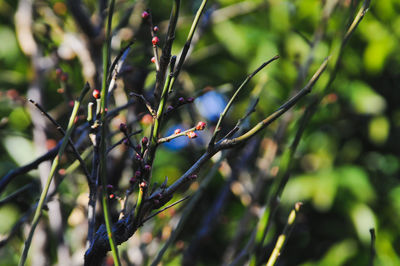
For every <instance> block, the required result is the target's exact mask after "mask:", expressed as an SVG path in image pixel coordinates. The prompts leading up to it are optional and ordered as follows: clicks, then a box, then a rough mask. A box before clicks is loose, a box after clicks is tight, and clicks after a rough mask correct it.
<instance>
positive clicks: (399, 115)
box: [0, 0, 400, 266]
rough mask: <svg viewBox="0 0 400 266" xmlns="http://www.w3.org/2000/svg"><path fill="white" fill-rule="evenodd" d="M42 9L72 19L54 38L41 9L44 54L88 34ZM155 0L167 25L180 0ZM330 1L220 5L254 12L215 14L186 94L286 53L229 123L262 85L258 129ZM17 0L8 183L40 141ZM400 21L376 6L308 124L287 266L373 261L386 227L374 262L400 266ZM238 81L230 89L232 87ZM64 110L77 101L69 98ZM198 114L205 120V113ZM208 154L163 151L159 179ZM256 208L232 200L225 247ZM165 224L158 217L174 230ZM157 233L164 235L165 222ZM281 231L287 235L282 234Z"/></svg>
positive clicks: (1, 223)
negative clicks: (299, 207) (72, 36)
mask: <svg viewBox="0 0 400 266" xmlns="http://www.w3.org/2000/svg"><path fill="white" fill-rule="evenodd" d="M35 2H37V4H38V5H39V4H44V5H48V6H49V7H50V9H51V10H53V11H54V12H55V13H56V17H57V19H58V20H59V21H62V23H59V27H60V31H57V30H54V29H53V30H50V32H46V31H47V30H48V29H47V28H46V26H47V24H50V23H54V22H51V21H47V20H46V17H43V16H42V14H35V16H36V18H37V20H35V24H34V25H33V27H34V29H35V37H36V38H37V41H38V42H39V43H41V44H43V45H44V47H45V48H44V54H46V53H47V54H50V53H51V52H54V51H56V50H57V47H59V46H60V45H61V44H62V42H63V37H62V34H61V33H60V32H63V31H65V32H77V31H79V29H78V27H77V26H76V25H75V24H74V22H73V20H72V18H71V16H70V15H69V14H68V12H67V13H57V12H56V11H57V10H56V9H55V5H56V4H57V3H61V2H62V1H56V0H51V1H35ZM84 2H85V3H87V4H88V8H89V9H90V10H91V12H93V11H94V10H95V8H96V1H92V0H91V1H84ZM144 2H145V5H146V6H149V7H150V8H152V10H153V12H154V14H153V16H154V21H155V22H157V23H160V24H161V23H162V22H163V21H165V20H167V19H168V17H169V11H167V10H169V8H170V1H144ZM325 2H331V1H328V0H327V1H316V0H306V1H281V0H269V1H261V0H260V1H252V0H247V1H246V0H243V1H242V0H220V1H211V3H210V4H209V5H210V8H213V9H215V10H217V11H218V10H221V9H223V8H226V7H230V6H234V5H238V4H243V6H242V8H241V9H240V8H239V10H235V11H232V13H233V15H232V14H229V13H222V12H221V13H218V14H219V15H220V17H214V18H213V19H214V22H213V23H211V25H208V26H207V27H205V28H204V30H203V34H202V36H201V39H200V40H199V41H198V43H197V44H196V46H195V48H194V49H193V51H192V54H191V57H190V59H189V60H188V61H187V64H186V65H185V67H184V72H185V73H183V74H186V73H188V74H189V77H187V75H185V78H184V79H185V81H184V82H182V83H183V84H186V85H182V86H181V87H182V88H179V89H180V90H181V91H183V93H184V94H187V95H198V94H201V93H202V92H201V91H202V89H203V88H205V87H207V86H210V87H213V88H226V89H225V90H223V91H221V93H223V94H225V95H226V96H227V97H229V96H230V95H232V93H233V88H236V87H237V86H238V85H239V84H240V83H241V82H242V80H243V79H244V78H245V77H246V75H247V74H248V73H250V72H252V71H253V70H254V69H255V68H256V67H257V66H259V65H260V64H261V63H262V62H264V61H266V60H268V59H269V58H271V57H272V56H274V55H276V54H279V55H280V56H281V59H280V60H279V61H278V62H276V63H273V64H272V65H271V66H268V70H264V71H262V72H261V73H260V74H259V75H257V76H256V77H255V78H254V80H253V81H252V83H251V86H248V87H247V88H246V89H245V90H244V92H243V94H242V95H241V96H240V97H239V100H238V102H237V103H236V105H235V106H234V108H233V111H232V112H231V113H230V114H229V116H228V118H227V119H226V120H227V124H226V125H225V126H226V127H232V126H233V125H234V124H235V123H236V119H237V118H240V117H241V116H242V114H243V112H244V110H246V108H247V105H248V99H249V97H250V95H251V93H252V89H253V88H254V87H257V86H261V88H262V90H261V92H260V102H259V104H258V106H257V108H256V112H255V113H254V114H253V115H252V118H251V123H252V124H255V123H256V122H258V121H259V120H260V119H262V118H264V117H265V116H266V115H267V114H268V113H270V112H271V111H273V110H274V109H275V108H276V107H277V106H279V105H280V104H281V103H282V102H284V100H285V99H287V98H288V97H289V95H291V93H292V90H293V88H294V87H295V86H296V80H297V78H298V73H299V66H300V65H301V64H303V63H304V62H305V60H306V59H307V56H308V54H309V53H310V51H311V48H310V46H309V44H308V42H309V40H310V39H312V37H313V34H314V30H315V29H316V28H317V27H318V24H319V23H320V19H321V14H322V5H323V3H325ZM358 2H360V1H339V5H338V7H337V8H336V10H335V11H334V13H333V15H332V18H330V19H329V21H328V25H327V31H326V34H325V35H324V39H323V41H322V42H321V43H320V44H319V45H318V46H317V47H316V49H315V56H314V63H313V64H312V66H311V69H316V67H317V66H318V65H319V63H320V62H321V61H322V60H323V58H325V57H326V56H327V55H328V54H329V53H330V52H332V51H334V48H335V45H337V43H336V42H337V40H338V38H339V40H340V38H341V36H342V35H343V33H344V30H345V28H346V26H347V25H348V23H349V17H350V16H351V15H352V12H350V10H353V9H354V8H353V7H355V6H356V3H358ZM17 4H18V1H12V0H3V1H1V2H0V22H1V24H0V40H1V42H0V66H1V67H0V139H1V141H0V143H1V145H0V175H1V176H3V175H4V174H5V173H7V171H9V170H11V169H13V168H15V167H17V166H21V165H23V164H25V163H27V162H29V161H31V160H33V159H34V158H35V157H36V156H37V155H38V154H36V153H35V151H34V148H33V145H32V140H31V139H32V121H31V118H30V115H29V111H28V107H27V106H28V103H27V102H26V92H27V88H28V84H29V83H30V82H31V79H32V75H33V74H32V66H31V63H30V59H29V57H27V56H25V55H24V54H23V53H22V51H21V49H20V48H19V45H18V44H17V37H16V32H15V30H16V29H15V24H14V20H13V16H12V14H14V13H15V12H16V8H17ZM117 4H119V5H120V6H119V7H124V6H127V5H128V2H127V1H117ZM199 4H200V1H182V12H183V15H182V16H183V18H181V20H182V21H184V22H182V23H181V24H179V26H178V31H177V36H176V37H177V38H176V43H175V44H174V47H173V53H175V54H176V53H178V52H179V51H180V49H181V47H182V46H183V44H184V42H185V38H186V33H187V31H188V29H189V25H190V23H187V22H188V21H190V20H189V19H190V18H191V17H192V16H193V12H194V10H196V8H197V7H198V5H199ZM120 10H121V12H120ZM122 10H123V8H121V9H117V13H116V15H115V16H116V19H118V18H120V17H122ZM354 10H356V9H354ZM235 12H236V13H235ZM214 14H215V13H214ZM399 14H400V1H399V0H385V1H383V0H372V6H371V8H370V10H369V12H368V13H367V15H366V17H365V18H364V20H363V21H362V22H361V24H360V25H359V28H358V29H357V30H356V32H355V34H354V35H353V36H352V38H351V40H350V42H349V45H348V46H347V47H346V49H345V51H344V54H343V59H342V62H341V64H340V67H339V71H338V73H337V78H336V80H335V82H334V83H333V85H332V88H331V91H330V92H329V94H327V95H325V97H324V98H323V100H322V102H321V105H320V108H319V111H318V112H317V114H316V115H315V117H314V118H313V120H312V121H311V123H310V124H309V125H308V127H307V129H306V132H305V135H304V137H303V139H302V140H301V142H300V147H299V149H298V153H297V154H296V163H295V168H294V171H293V175H292V178H291V179H290V181H289V183H288V184H287V187H286V189H285V191H284V194H283V196H282V199H281V203H282V208H281V209H280V210H279V213H278V215H279V216H278V217H279V220H281V221H284V220H285V219H286V218H285V217H286V216H287V214H288V212H289V209H290V208H292V206H293V204H294V203H295V202H297V201H302V202H303V203H304V204H305V207H304V209H303V211H302V212H301V217H300V219H299V222H298V223H299V225H298V227H296V228H297V229H296V228H295V231H294V233H293V238H289V241H288V245H287V249H286V250H285V251H284V252H283V253H282V254H281V263H282V265H304V266H306V265H307V266H310V265H329V266H332V265H366V264H367V263H368V258H369V256H370V255H369V254H370V253H369V242H370V236H369V229H370V228H372V227H374V228H375V229H376V232H377V239H376V250H377V258H376V261H375V263H376V264H375V265H385V266H387V265H400V245H399V243H400V226H399V224H400V223H399V222H398V221H399V219H400V180H399V177H400V159H399V151H400V142H399V141H398V139H399V138H400V105H399V104H398V103H399V101H400V87H399V83H400V53H399V46H398V44H399V43H400V16H399ZM230 15H232V16H230ZM223 16H226V17H223ZM142 31H143V29H141V31H140V33H142ZM143 32H144V31H143ZM145 34H148V33H145ZM145 36H147V35H145ZM135 37H137V38H138V42H137V44H135V46H134V48H133V52H132V54H131V55H130V59H129V61H130V62H129V64H131V65H134V66H135V67H138V68H145V69H148V70H149V71H150V75H149V77H148V78H147V81H146V83H145V86H146V89H150V88H151V84H152V83H153V82H154V75H153V74H154V66H150V65H149V58H151V56H150V55H151V47H150V46H148V47H147V46H146V45H145V44H144V41H143V39H145V37H139V36H135ZM114 48H115V47H114ZM117 50H118V49H117V48H115V51H117ZM59 66H60V67H62V69H63V70H64V71H65V72H68V74H69V77H70V79H69V80H70V84H69V85H70V88H71V90H72V93H75V92H77V91H79V90H80V88H81V87H82V84H83V80H84V76H83V74H82V71H81V69H82V67H81V63H80V61H79V60H78V59H77V57H76V55H74V56H73V57H72V58H71V59H69V60H61V61H60V62H59ZM54 70H55V68H54ZM308 76H310V75H309V73H308ZM45 77H46V81H45V82H44V84H43V88H44V90H45V97H46V101H45V103H46V105H45V108H46V109H47V110H55V109H57V107H58V106H59V105H61V102H62V101H63V98H62V97H61V96H60V95H59V94H57V89H58V88H59V87H60V85H59V83H58V81H57V79H56V77H55V73H54V71H49V72H47V73H45ZM324 82H325V83H326V77H323V78H322V79H321V82H320V83H318V84H317V87H316V90H317V91H318V90H319V89H321V88H320V87H321V86H322V85H321V84H324ZM187 84H189V85H187ZM227 84H228V85H229V86H227V87H226V86H225V85H227ZM302 85H304V84H302ZM307 102H308V100H307V99H306V100H304V101H302V102H301V103H300V104H299V106H297V107H296V110H295V112H294V114H293V116H294V119H293V120H294V121H296V120H297V119H298V118H299V117H300V116H301V114H302V108H303V107H304V106H305V105H306V104H307ZM63 104H64V105H66V106H67V102H65V103H63ZM190 112H191V110H188V109H183V111H181V113H182V114H179V115H177V116H174V117H173V118H172V119H173V120H172V121H173V122H179V120H184V122H186V123H187V124H190V123H191V119H192V114H191V113H190ZM64 114H65V113H64ZM196 118H199V119H200V117H198V116H197V117H196ZM59 120H61V121H64V122H65V121H66V118H65V117H64V116H62V115H60V117H59ZM228 121H230V122H229V123H228ZM172 124H173V123H172V122H171V125H172ZM275 130H276V123H275V124H273V125H272V126H271V127H270V129H268V130H266V131H265V132H263V134H264V135H263V136H264V137H265V138H270V137H271V136H273V134H274V131H275ZM295 130H296V123H295V122H293V123H292V124H290V125H289V129H288V132H289V133H288V135H287V136H286V138H287V140H286V142H285V144H284V145H282V147H280V148H281V149H283V150H284V149H285V148H287V147H288V146H289V145H290V143H291V140H292V139H293V133H294V132H295ZM49 135H50V137H51V138H52V139H57V138H59V136H58V137H57V136H55V134H54V133H49ZM205 138H206V139H207V136H205ZM207 140H208V139H207ZM207 140H206V141H207ZM200 149H201V148H199V147H197V146H196V147H195V148H193V147H190V150H189V151H187V150H186V151H171V150H168V149H160V150H159V151H158V153H157V159H156V162H155V165H154V176H155V181H157V182H159V183H162V182H163V180H164V177H165V176H168V177H169V178H170V179H169V183H171V182H173V181H174V180H175V179H176V178H177V177H179V176H180V175H181V174H182V173H183V172H184V171H185V170H186V169H187V168H188V167H189V166H190V165H191V164H192V163H193V162H195V160H196V159H197V156H198V155H197V154H196V152H197V151H199V150H200ZM278 160H279V158H278ZM63 163H64V164H65V167H67V166H68V164H67V162H65V161H64V162H63ZM202 175H205V173H202ZM77 176H78V177H79V178H80V181H76V180H79V178H75V179H66V180H64V182H63V185H62V186H61V187H60V190H62V193H60V195H62V197H61V201H62V202H63V204H65V206H66V208H65V210H64V212H65V213H64V215H65V217H69V215H71V213H72V210H73V209H74V207H75V205H76V199H77V198H78V196H79V195H81V194H83V193H87V187H86V185H85V183H84V181H83V180H82V179H83V177H82V175H80V174H77ZM37 177H38V175H37V172H36V171H33V172H31V173H29V174H27V175H23V176H21V177H20V178H18V179H17V180H15V181H14V182H12V183H11V184H10V185H9V186H8V188H7V190H6V193H5V194H10V193H11V192H12V191H14V190H15V189H17V188H18V187H21V186H22V185H24V184H27V183H30V182H31V181H32V180H36V179H37ZM223 178H224V177H221V176H219V177H218V178H216V180H215V181H213V182H212V184H211V187H210V188H209V190H210V192H209V193H208V195H213V194H214V193H216V192H217V191H218V190H219V187H220V186H221V184H222V183H223V182H222V179H223ZM121 194H122V192H121ZM207 197H209V198H207V199H204V200H203V202H202V204H200V205H201V206H199V207H198V209H197V210H198V211H196V214H194V215H193V219H192V220H191V221H190V223H189V226H187V228H185V230H184V232H183V233H182V236H181V239H182V240H183V241H190V235H191V234H192V233H193V228H195V227H196V226H198V225H199V223H200V220H201V218H200V214H201V213H202V211H205V210H206V207H205V206H207V203H210V202H212V196H207ZM245 208H246V206H245V205H243V204H242V203H240V201H239V200H237V199H235V200H232V202H231V203H230V204H229V206H228V208H227V211H226V213H224V214H223V215H224V219H225V220H226V225H224V226H221V227H222V228H219V229H220V230H222V233H220V234H218V235H217V236H216V239H215V241H216V242H215V243H224V242H223V241H229V237H227V236H231V235H233V234H234V232H233V230H234V229H235V228H236V225H237V220H238V219H239V218H240V217H241V214H242V213H243V212H244V210H245ZM26 209H27V208H26V206H25V205H21V204H10V205H6V206H2V207H0V217H2V218H1V219H0V234H4V233H5V232H7V231H8V230H9V229H10V226H11V225H12V224H13V222H14V221H15V220H16V219H17V217H20V216H21V215H22V214H23V213H24V211H26ZM4 217H7V219H3V218H4ZM161 220H162V219H160V221H159V220H156V221H157V222H159V223H160V224H162V225H164V223H163V222H162V221H161ZM157 222H155V223H156V224H157ZM282 223H283V222H282ZM155 228H157V229H155V230H158V231H162V229H160V228H162V226H160V225H158V227H157V226H156V227H155ZM279 228H280V227H279V226H278V229H279ZM278 229H276V232H279V230H278ZM224 230H225V232H223V231H224ZM72 232H74V231H73V229H68V235H69V237H68V238H67V239H68V241H76V240H74V237H73V233H72ZM157 233H158V232H154V234H157ZM21 241H22V238H18V239H17V240H13V242H12V245H11V243H10V244H9V245H8V246H6V247H3V248H1V249H0V257H1V258H2V260H3V258H4V263H6V264H8V265H11V264H13V263H15V262H16V261H17V260H18V256H17V255H16V253H17V254H18V248H15V247H16V246H19V245H21V243H22V242H21ZM72 246H73V245H72ZM174 248H175V249H176V251H175V253H178V254H179V247H174ZM213 248H215V250H213V252H212V254H210V257H204V258H203V263H205V262H207V263H211V264H214V265H215V264H217V263H218V261H220V259H221V257H220V256H221V254H222V252H223V250H224V246H223V244H221V245H220V246H218V247H215V246H214V247H213ZM214 252H215V253H216V254H214ZM171 253H173V252H171ZM170 255H171V254H170ZM167 258H168V259H170V261H168V260H167V262H166V265H177V264H179V261H180V260H179V256H176V257H173V256H172V255H171V256H168V257H167ZM6 264H2V263H0V265H6ZM211 264H208V265H211Z"/></svg>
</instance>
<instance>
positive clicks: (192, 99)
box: [186, 97, 194, 103]
mask: <svg viewBox="0 0 400 266" xmlns="http://www.w3.org/2000/svg"><path fill="white" fill-rule="evenodd" d="M193 101H194V98H193V97H189V98H187V99H186V102H188V103H192V102H193Z"/></svg>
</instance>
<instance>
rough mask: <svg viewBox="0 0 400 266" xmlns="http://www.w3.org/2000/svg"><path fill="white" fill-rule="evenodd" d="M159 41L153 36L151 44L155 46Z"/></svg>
mask: <svg viewBox="0 0 400 266" xmlns="http://www.w3.org/2000/svg"><path fill="white" fill-rule="evenodd" d="M159 41H160V39H159V38H158V37H157V36H154V37H153V39H151V42H152V43H153V45H157V44H158V42H159Z"/></svg>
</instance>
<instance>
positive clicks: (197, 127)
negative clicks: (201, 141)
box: [196, 121, 206, 130]
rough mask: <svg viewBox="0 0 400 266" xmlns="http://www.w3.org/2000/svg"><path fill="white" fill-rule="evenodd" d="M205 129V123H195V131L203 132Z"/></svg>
mask: <svg viewBox="0 0 400 266" xmlns="http://www.w3.org/2000/svg"><path fill="white" fill-rule="evenodd" d="M205 127H206V123H205V122H202V121H200V122H199V123H197V126H196V129H197V130H203V129H204V128H205Z"/></svg>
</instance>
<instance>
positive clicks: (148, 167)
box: [144, 164, 151, 172]
mask: <svg viewBox="0 0 400 266" xmlns="http://www.w3.org/2000/svg"><path fill="white" fill-rule="evenodd" d="M144 170H146V171H147V172H150V170H151V166H150V165H148V164H146V165H145V166H144Z"/></svg>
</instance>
